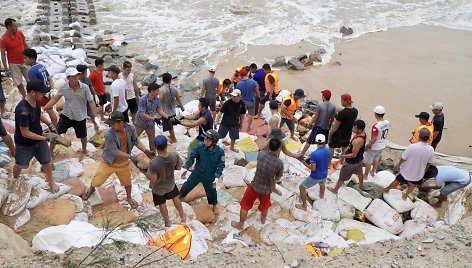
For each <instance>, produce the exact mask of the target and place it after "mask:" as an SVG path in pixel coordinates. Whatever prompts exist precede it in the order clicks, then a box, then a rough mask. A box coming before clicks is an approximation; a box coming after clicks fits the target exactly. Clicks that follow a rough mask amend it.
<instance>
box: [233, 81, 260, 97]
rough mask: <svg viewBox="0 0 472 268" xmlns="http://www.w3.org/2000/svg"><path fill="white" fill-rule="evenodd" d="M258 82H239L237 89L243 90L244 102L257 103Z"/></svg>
mask: <svg viewBox="0 0 472 268" xmlns="http://www.w3.org/2000/svg"><path fill="white" fill-rule="evenodd" d="M257 86H258V85H257V82H256V81H254V80H252V79H244V80H241V81H239V82H238V84H237V85H236V88H237V89H239V90H241V99H242V100H243V101H244V102H255V101H256V88H257Z"/></svg>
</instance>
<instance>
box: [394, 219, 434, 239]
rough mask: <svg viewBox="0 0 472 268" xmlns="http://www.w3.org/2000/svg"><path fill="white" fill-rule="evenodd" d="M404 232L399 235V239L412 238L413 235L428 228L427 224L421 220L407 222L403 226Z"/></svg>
mask: <svg viewBox="0 0 472 268" xmlns="http://www.w3.org/2000/svg"><path fill="white" fill-rule="evenodd" d="M403 226H404V230H403V232H402V233H401V234H400V237H402V238H407V237H413V236H414V235H415V234H418V233H422V232H424V230H425V229H426V227H427V226H428V224H427V223H426V222H425V221H423V220H409V221H406V222H405V223H404V224H403Z"/></svg>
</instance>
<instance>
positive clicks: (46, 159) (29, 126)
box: [13, 80, 59, 193]
mask: <svg viewBox="0 0 472 268" xmlns="http://www.w3.org/2000/svg"><path fill="white" fill-rule="evenodd" d="M26 91H27V94H26V97H25V98H23V99H22V100H21V101H20V102H19V103H18V105H17V106H16V108H15V145H16V152H15V165H14V166H13V177H14V178H15V179H18V178H19V177H20V173H21V170H22V169H27V168H28V167H29V165H30V161H31V159H33V157H34V158H36V160H38V162H39V163H40V164H41V166H42V170H43V171H44V173H45V174H46V179H47V181H48V183H49V187H50V191H51V192H52V193H56V192H57V191H59V187H58V186H57V185H56V183H54V179H53V178H52V164H51V152H50V151H49V146H48V142H50V143H55V142H56V140H55V136H49V137H45V136H43V128H42V127H41V122H43V123H45V124H46V125H48V126H49V128H50V129H54V125H53V124H52V123H51V121H49V120H48V119H47V118H46V117H45V116H43V115H41V105H40V104H39V102H40V101H41V100H42V99H43V98H44V95H45V94H47V93H49V89H48V88H46V87H45V86H44V83H43V82H41V81H39V80H33V81H29V82H28V83H27V84H26Z"/></svg>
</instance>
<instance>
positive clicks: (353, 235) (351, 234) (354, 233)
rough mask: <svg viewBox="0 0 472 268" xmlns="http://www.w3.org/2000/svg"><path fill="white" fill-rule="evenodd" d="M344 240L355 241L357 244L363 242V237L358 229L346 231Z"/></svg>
mask: <svg viewBox="0 0 472 268" xmlns="http://www.w3.org/2000/svg"><path fill="white" fill-rule="evenodd" d="M346 240H352V241H356V242H357V243H359V242H361V241H362V240H365V235H364V233H363V232H362V231H360V230H358V229H350V230H348V231H347V236H346Z"/></svg>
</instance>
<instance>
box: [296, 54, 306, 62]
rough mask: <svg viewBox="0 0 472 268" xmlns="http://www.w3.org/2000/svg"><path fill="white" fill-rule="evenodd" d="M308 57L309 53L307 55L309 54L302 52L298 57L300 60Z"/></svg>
mask: <svg viewBox="0 0 472 268" xmlns="http://www.w3.org/2000/svg"><path fill="white" fill-rule="evenodd" d="M307 58H308V55H307V54H302V55H300V56H298V57H297V59H298V60H299V61H303V60H304V59H307Z"/></svg>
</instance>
